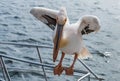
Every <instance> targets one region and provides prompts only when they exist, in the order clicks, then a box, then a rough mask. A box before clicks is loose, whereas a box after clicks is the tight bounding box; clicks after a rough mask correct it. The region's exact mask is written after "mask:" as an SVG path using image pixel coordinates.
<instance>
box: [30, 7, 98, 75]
mask: <svg viewBox="0 0 120 81" xmlns="http://www.w3.org/2000/svg"><path fill="white" fill-rule="evenodd" d="M30 12H31V14H33V15H34V16H35V17H36V18H37V19H39V20H40V21H42V22H43V23H45V24H46V25H48V26H49V27H50V28H51V29H52V30H53V31H54V34H53V42H54V49H53V61H54V62H55V60H56V58H57V55H58V52H59V50H61V52H62V56H61V59H60V62H59V63H58V65H57V66H56V67H55V68H54V74H58V75H60V74H61V73H62V71H63V70H65V72H66V74H67V75H72V74H73V67H74V64H75V61H76V59H77V58H78V56H79V57H81V58H87V57H89V56H91V55H90V53H89V51H88V50H87V48H86V46H85V45H84V43H83V39H82V35H85V34H89V33H91V32H97V31H98V30H99V29H100V25H99V19H98V18H97V17H96V16H93V15H85V16H83V17H82V18H81V19H80V20H78V21H77V22H76V23H74V24H70V23H69V19H68V17H67V12H66V9H65V8H61V9H60V10H59V11H57V10H52V9H47V8H41V7H35V8H33V9H32V10H31V11H30ZM65 54H70V55H74V60H73V63H72V65H71V66H70V67H69V68H64V67H62V61H63V58H64V56H65Z"/></svg>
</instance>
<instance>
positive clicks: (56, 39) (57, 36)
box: [53, 24, 64, 62]
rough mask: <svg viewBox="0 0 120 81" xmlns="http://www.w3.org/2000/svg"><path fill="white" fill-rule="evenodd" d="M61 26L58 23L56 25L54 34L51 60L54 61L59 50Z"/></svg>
mask: <svg viewBox="0 0 120 81" xmlns="http://www.w3.org/2000/svg"><path fill="white" fill-rule="evenodd" d="M63 27H64V25H60V24H58V25H57V30H56V36H55V38H54V49H53V62H55V61H56V58H57V55H58V52H59V47H60V40H61V37H62V33H63Z"/></svg>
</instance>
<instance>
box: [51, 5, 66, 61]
mask: <svg viewBox="0 0 120 81" xmlns="http://www.w3.org/2000/svg"><path fill="white" fill-rule="evenodd" d="M56 21H57V23H56V28H57V30H56V35H55V38H54V52H53V56H56V55H55V54H56V52H57V51H58V50H59V44H60V40H61V37H62V33H63V28H64V25H65V24H66V21H67V12H66V9H65V8H64V7H62V8H61V9H60V11H59V12H58V14H57V18H56ZM53 59H54V60H53V61H55V60H56V57H53Z"/></svg>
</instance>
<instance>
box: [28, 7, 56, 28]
mask: <svg viewBox="0 0 120 81" xmlns="http://www.w3.org/2000/svg"><path fill="white" fill-rule="evenodd" d="M30 13H31V14H32V15H33V16H35V17H36V18H37V19H38V20H40V21H41V22H43V23H44V24H46V25H47V26H49V27H50V28H51V29H52V30H54V29H55V26H56V18H57V13H58V11H57V10H52V9H47V8H43V7H34V8H32V9H31V11H30Z"/></svg>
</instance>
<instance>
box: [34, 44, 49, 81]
mask: <svg viewBox="0 0 120 81" xmlns="http://www.w3.org/2000/svg"><path fill="white" fill-rule="evenodd" d="M36 49H37V53H38V56H39V60H40V63H42V58H41V55H40V51H39V48H38V47H37V46H36ZM42 70H43V73H44V77H45V81H47V76H46V72H45V68H44V66H42Z"/></svg>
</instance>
